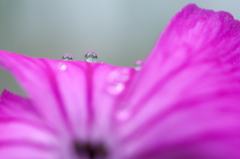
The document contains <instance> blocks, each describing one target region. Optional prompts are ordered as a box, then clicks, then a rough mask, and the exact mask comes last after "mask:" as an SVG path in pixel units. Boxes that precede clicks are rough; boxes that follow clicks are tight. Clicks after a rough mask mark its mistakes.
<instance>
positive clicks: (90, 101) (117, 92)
mask: <svg viewBox="0 0 240 159" xmlns="http://www.w3.org/2000/svg"><path fill="white" fill-rule="evenodd" d="M0 66H1V67H3V68H4V69H6V70H8V71H10V72H11V73H12V74H13V75H14V76H15V77H16V79H17V80H18V82H19V83H20V85H21V86H22V87H23V88H24V90H25V91H26V92H27V94H28V96H29V101H30V102H31V104H32V106H33V107H34V109H35V110H36V112H37V113H38V114H39V115H40V116H41V117H42V120H43V121H44V122H45V123H47V124H48V125H50V126H51V127H53V128H54V129H55V130H57V131H58V132H60V133H62V134H65V135H64V136H66V135H67V136H69V140H82V141H85V140H88V141H89V140H94V141H95V142H98V141H99V142H103V140H104V143H106V144H107V143H108V140H111V141H109V142H111V143H112V141H113V139H112V136H113V135H112V133H113V131H110V130H109V129H110V128H111V127H112V125H111V121H112V117H113V116H112V111H113V107H114V105H115V104H116V103H115V102H116V99H117V98H119V97H120V96H121V95H122V94H124V92H125V88H126V87H127V85H128V83H129V81H130V79H131V76H132V74H133V73H134V72H135V71H134V69H133V68H125V67H116V66H111V65H107V64H100V63H87V62H83V61H63V60H50V59H36V58H31V57H27V56H23V55H18V54H14V53H10V52H6V51H0ZM105 140H107V141H105ZM86 142H87V141H86Z"/></svg>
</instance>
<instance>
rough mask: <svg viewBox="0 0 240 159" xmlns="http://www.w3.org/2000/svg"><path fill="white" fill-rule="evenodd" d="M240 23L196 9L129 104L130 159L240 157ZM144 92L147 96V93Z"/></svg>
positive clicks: (154, 59) (157, 55)
mask: <svg viewBox="0 0 240 159" xmlns="http://www.w3.org/2000/svg"><path fill="white" fill-rule="evenodd" d="M239 52H240V22H239V21H237V20H234V19H233V17H232V15H230V14H229V13H226V12H214V11H211V10H204V9H201V8H198V7H197V6H196V5H194V4H190V5H188V6H186V7H185V8H183V9H182V10H181V11H180V12H179V13H178V14H177V15H176V16H174V17H173V19H172V20H171V21H170V23H169V24H168V26H167V28H166V29H165V31H164V32H163V33H162V35H161V37H160V38H159V39H158V41H157V43H156V45H155V47H154V48H153V50H152V53H151V54H150V56H149V57H148V59H147V61H146V63H145V64H144V66H143V68H142V70H141V71H140V72H139V74H138V75H136V77H135V79H133V80H132V83H133V84H132V85H131V86H130V88H129V90H128V91H127V92H126V97H125V98H124V99H123V100H122V102H123V103H125V109H124V110H123V111H124V112H125V114H129V115H128V118H123V119H124V120H120V121H119V124H120V125H119V130H118V134H119V136H121V140H120V142H121V143H122V144H123V145H122V147H124V149H122V151H123V152H125V153H126V154H123V156H124V155H125V157H126V158H141V157H142V158H167V159H169V158H195V159H196V158H234V159H235V158H240V153H239V149H240V133H239V132H240V70H239V58H240V54H239ZM143 90H144V91H143Z"/></svg>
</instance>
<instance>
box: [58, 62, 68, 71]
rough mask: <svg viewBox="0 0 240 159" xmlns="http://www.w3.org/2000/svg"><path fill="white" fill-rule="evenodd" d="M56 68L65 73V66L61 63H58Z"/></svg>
mask: <svg viewBox="0 0 240 159" xmlns="http://www.w3.org/2000/svg"><path fill="white" fill-rule="evenodd" d="M58 68H59V70H61V71H65V70H66V69H67V65H66V64H64V63H62V62H60V63H58Z"/></svg>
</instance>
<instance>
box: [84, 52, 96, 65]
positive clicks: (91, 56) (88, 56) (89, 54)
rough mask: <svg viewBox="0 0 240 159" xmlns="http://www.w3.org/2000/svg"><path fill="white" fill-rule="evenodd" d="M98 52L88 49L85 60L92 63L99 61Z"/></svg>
mask: <svg viewBox="0 0 240 159" xmlns="http://www.w3.org/2000/svg"><path fill="white" fill-rule="evenodd" d="M97 59H98V57H97V54H96V53H95V52H94V51H88V52H86V53H85V61H86V62H90V63H95V62H97Z"/></svg>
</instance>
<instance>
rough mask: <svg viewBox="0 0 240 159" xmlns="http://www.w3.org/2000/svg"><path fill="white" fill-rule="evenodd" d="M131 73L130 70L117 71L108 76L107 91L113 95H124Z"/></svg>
mask: <svg viewBox="0 0 240 159" xmlns="http://www.w3.org/2000/svg"><path fill="white" fill-rule="evenodd" d="M129 76H130V71H129V70H128V69H124V68H121V69H116V70H113V71H111V72H110V73H109V75H108V76H107V87H106V88H107V91H108V92H109V93H111V94H119V93H122V92H123V90H124V89H125V87H126V86H125V85H126V82H127V81H128V80H129V78H130V77H129Z"/></svg>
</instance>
